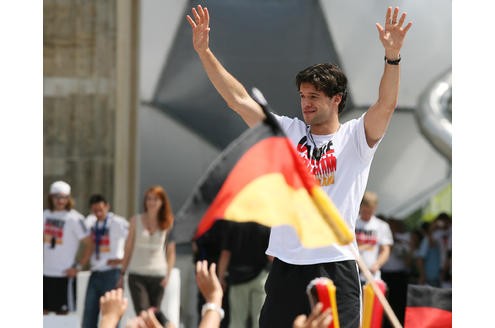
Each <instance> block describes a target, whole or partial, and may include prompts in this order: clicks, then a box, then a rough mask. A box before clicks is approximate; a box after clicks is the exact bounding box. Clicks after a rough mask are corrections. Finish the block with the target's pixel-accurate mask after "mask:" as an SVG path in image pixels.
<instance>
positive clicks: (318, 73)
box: [296, 63, 347, 114]
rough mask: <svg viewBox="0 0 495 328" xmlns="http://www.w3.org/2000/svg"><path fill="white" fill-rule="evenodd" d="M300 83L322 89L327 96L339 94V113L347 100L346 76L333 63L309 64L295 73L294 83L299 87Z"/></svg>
mask: <svg viewBox="0 0 495 328" xmlns="http://www.w3.org/2000/svg"><path fill="white" fill-rule="evenodd" d="M301 83H311V84H312V85H313V86H314V87H315V88H316V90H319V91H322V92H323V93H324V94H326V95H327V96H328V97H333V96H335V95H336V94H339V93H340V94H341V96H342V100H341V101H340V104H339V114H340V113H341V112H342V111H343V110H344V107H345V103H346V101H347V77H346V76H345V74H344V72H343V71H342V70H341V69H340V67H338V66H337V65H335V64H328V63H323V64H316V65H312V66H309V67H307V68H305V69H303V70H302V71H300V72H299V73H297V75H296V85H297V88H298V89H300V87H301Z"/></svg>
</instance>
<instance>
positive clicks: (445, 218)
mask: <svg viewBox="0 0 495 328" xmlns="http://www.w3.org/2000/svg"><path fill="white" fill-rule="evenodd" d="M436 219H437V230H436V231H435V238H436V239H438V240H441V242H442V244H443V248H444V254H445V255H444V261H443V263H442V269H441V277H440V280H441V282H440V284H441V286H442V287H447V288H450V287H452V218H451V217H450V215H449V214H447V213H446V212H442V213H440V214H438V216H437V218H436Z"/></svg>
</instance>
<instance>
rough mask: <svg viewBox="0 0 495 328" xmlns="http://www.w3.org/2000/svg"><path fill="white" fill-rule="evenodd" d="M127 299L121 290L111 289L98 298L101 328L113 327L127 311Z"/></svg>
mask: <svg viewBox="0 0 495 328" xmlns="http://www.w3.org/2000/svg"><path fill="white" fill-rule="evenodd" d="M127 304H128V301H127V298H125V297H124V292H123V290H122V289H121V288H117V289H112V290H110V291H108V292H106V293H105V294H104V295H103V296H102V297H100V312H101V318H100V325H99V327H101V328H107V327H115V326H116V325H117V323H118V322H119V320H120V318H121V317H122V315H123V314H124V313H125V311H126V309H127Z"/></svg>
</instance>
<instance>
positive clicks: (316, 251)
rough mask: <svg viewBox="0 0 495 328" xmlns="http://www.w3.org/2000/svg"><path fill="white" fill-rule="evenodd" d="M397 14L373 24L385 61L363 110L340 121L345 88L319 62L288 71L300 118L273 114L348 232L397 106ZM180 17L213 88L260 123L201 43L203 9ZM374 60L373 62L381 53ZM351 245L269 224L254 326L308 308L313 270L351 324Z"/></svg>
mask: <svg viewBox="0 0 495 328" xmlns="http://www.w3.org/2000/svg"><path fill="white" fill-rule="evenodd" d="M405 19H406V14H405V13H402V14H401V15H399V8H395V9H392V8H391V7H389V8H387V11H386V15H385V24H384V26H382V25H381V24H380V23H376V28H377V31H378V36H379V39H380V41H381V43H382V45H383V48H384V53H385V59H384V61H385V62H384V70H383V75H382V78H381V81H380V86H379V89H378V99H377V101H376V102H375V103H374V104H373V105H372V106H371V107H370V108H369V109H368V111H367V112H366V113H364V114H363V115H361V116H360V117H358V118H356V119H352V120H350V121H347V122H345V123H342V124H341V123H340V121H339V114H340V113H341V112H342V111H343V109H344V107H345V102H346V98H347V93H348V92H347V78H346V76H345V74H344V73H343V72H342V70H341V69H340V68H339V67H338V66H336V65H334V64H327V63H324V64H316V65H312V66H310V67H308V68H305V69H303V70H302V71H301V72H299V73H298V74H297V76H296V86H297V88H298V91H299V95H300V99H301V110H302V116H303V118H304V121H301V120H299V119H297V118H289V117H286V116H279V115H274V116H275V118H276V119H277V121H278V123H279V124H280V126H281V127H282V129H283V130H284V132H285V133H286V134H287V136H288V137H289V139H290V140H291V141H292V143H293V144H294V146H295V147H296V149H297V151H298V153H299V155H300V156H301V157H302V158H303V159H304V161H305V162H306V165H307V167H308V170H309V171H310V172H311V173H312V174H313V175H314V176H315V177H316V178H317V180H318V181H319V182H320V185H321V186H322V188H323V190H324V191H325V192H326V193H327V195H328V196H329V197H330V198H331V199H332V201H333V203H334V204H335V205H336V206H337V208H338V209H339V212H340V214H341V215H342V217H343V218H344V219H345V220H346V222H347V224H348V226H349V228H350V229H351V230H352V231H354V230H355V227H356V219H357V217H358V213H359V205H360V202H361V199H362V197H363V194H364V192H365V189H366V184H367V181H368V175H369V171H370V167H371V162H372V160H373V156H374V154H375V152H376V149H377V147H378V144H379V143H380V141H381V139H382V137H383V136H384V134H385V132H386V130H387V127H388V124H389V123H390V119H391V118H392V114H393V113H394V110H395V108H396V106H397V102H398V95H399V80H400V65H399V62H400V60H401V57H400V50H401V48H402V44H403V41H404V38H405V36H406V34H407V31H408V30H409V29H410V27H411V25H412V23H407V24H404V23H405ZM187 20H188V22H189V24H190V25H191V28H192V32H193V40H192V41H193V46H194V50H195V51H196V52H197V54H198V56H199V59H200V60H201V63H202V65H203V68H204V70H205V72H206V74H207V75H208V78H209V79H210V81H211V83H212V84H213V85H214V87H215V88H216V90H217V91H218V93H219V94H220V95H221V96H222V98H223V99H224V100H225V102H226V103H227V105H228V106H229V107H230V108H231V109H232V110H234V111H235V112H236V113H237V114H239V115H240V116H241V118H242V119H243V120H244V122H245V123H246V124H247V125H248V126H249V127H252V126H254V125H256V124H257V123H259V122H260V121H262V120H263V119H264V118H265V115H264V113H263V110H262V108H261V106H260V105H259V104H258V103H257V102H256V101H255V100H254V99H253V98H252V97H251V96H250V95H249V93H248V92H247V91H246V89H245V88H244V86H243V85H242V84H241V83H240V82H239V81H238V80H237V79H236V78H234V77H233V76H232V75H231V74H230V73H229V72H228V71H227V70H226V69H225V68H224V67H223V66H222V64H221V63H220V62H219V61H218V59H217V58H216V57H215V55H214V54H213V52H212V51H211V49H210V47H209V32H210V27H209V22H210V15H209V12H208V9H206V8H203V7H201V6H197V8H192V14H191V16H189V15H188V16H187ZM366 58H371V56H369V55H367V57H366ZM363 60H364V57H363ZM374 60H376V61H377V64H380V61H381V60H383V57H381V56H379V57H378V58H375V59H374ZM352 248H354V250H357V245H356V242H355V241H354V243H352V244H350V245H346V246H333V245H332V246H327V247H321V248H312V249H308V248H304V247H302V245H301V244H300V242H299V239H298V237H297V235H296V233H295V232H294V231H293V230H291V229H290V228H287V227H284V226H280V227H274V228H272V229H271V233H270V241H269V245H268V249H267V250H266V254H267V255H270V256H273V257H274V261H273V264H272V268H271V271H270V274H269V276H268V279H267V281H266V285H265V291H266V293H267V295H266V299H265V303H264V305H263V309H262V311H261V315H260V320H259V322H260V327H262V328H263V327H271V328H273V327H291V326H292V322H293V320H294V318H295V317H296V316H297V315H298V314H300V313H305V314H309V313H310V311H311V309H310V304H309V301H308V299H307V296H306V293H305V291H306V286H307V285H308V283H309V282H310V281H311V280H313V279H314V278H316V277H321V276H325V277H328V278H330V279H332V280H333V281H334V283H335V285H336V288H337V295H336V296H337V308H338V313H339V321H340V322H341V327H345V328H347V327H349V328H350V327H353V328H357V327H359V326H360V306H361V301H360V295H361V287H360V282H359V273H358V268H357V265H356V261H355V259H354V255H353V252H352ZM287 300H290V302H287Z"/></svg>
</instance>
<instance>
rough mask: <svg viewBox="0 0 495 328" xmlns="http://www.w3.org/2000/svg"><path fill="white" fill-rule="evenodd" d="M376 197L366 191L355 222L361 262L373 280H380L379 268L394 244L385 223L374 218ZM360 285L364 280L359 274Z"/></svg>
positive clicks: (386, 259) (390, 232) (376, 203)
mask: <svg viewBox="0 0 495 328" xmlns="http://www.w3.org/2000/svg"><path fill="white" fill-rule="evenodd" d="M377 207H378V196H377V194H376V193H374V192H371V191H366V192H365V193H364V196H363V199H362V201H361V206H360V209H359V218H358V220H357V222H356V241H357V244H358V248H359V254H360V255H361V257H362V258H363V262H364V263H365V264H366V266H367V267H368V268H369V270H370V271H371V273H372V274H373V278H374V279H381V274H380V273H381V272H380V268H381V267H382V266H383V265H384V264H385V262H387V261H388V258H389V256H390V248H391V246H392V245H393V243H394V240H393V237H392V231H390V227H389V225H388V223H387V222H385V221H383V220H381V219H379V218H377V217H376V215H375V212H376V209H377ZM360 277H361V283H362V284H363V285H364V284H365V283H366V278H365V277H364V275H363V274H362V273H361V274H360Z"/></svg>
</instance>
